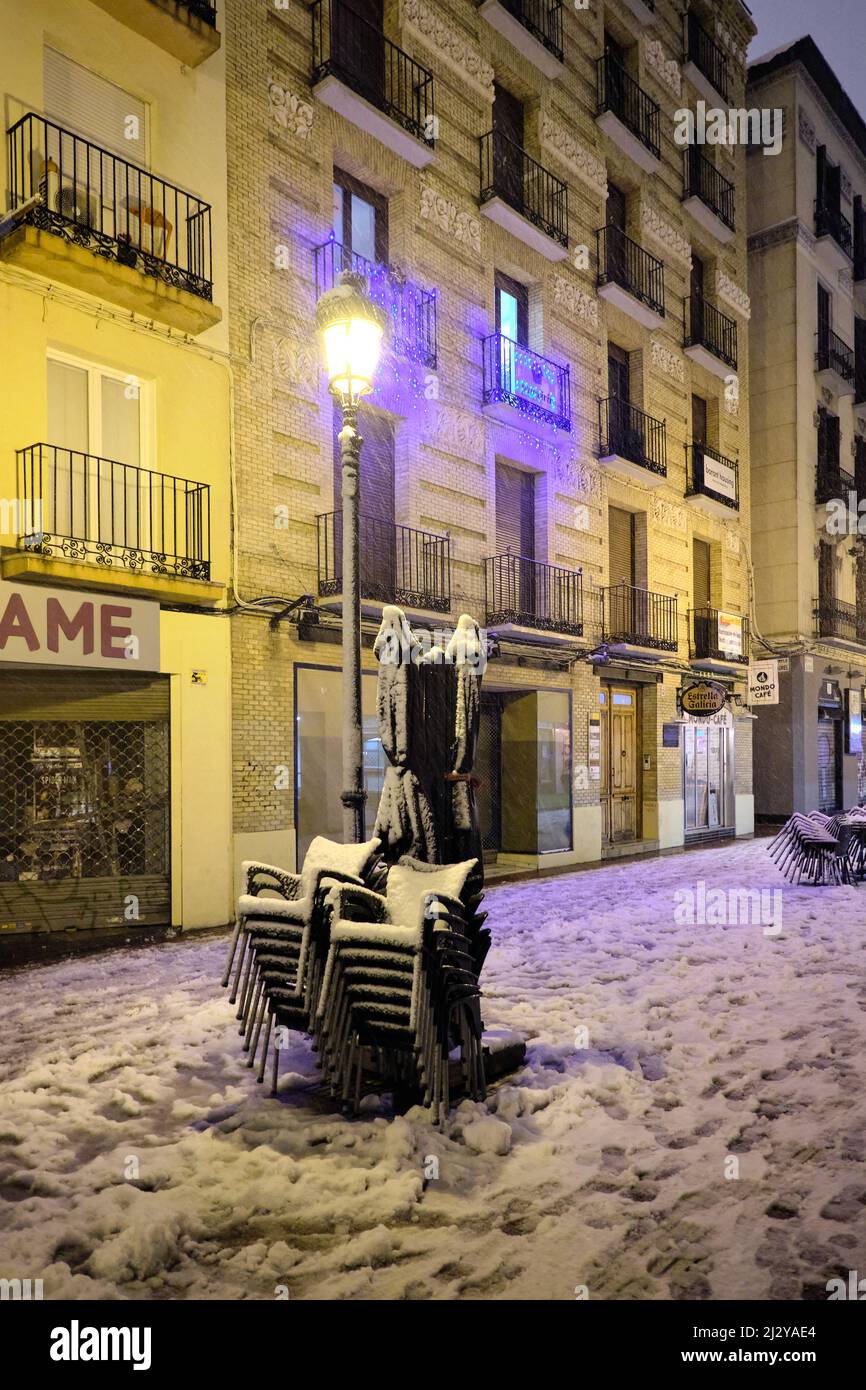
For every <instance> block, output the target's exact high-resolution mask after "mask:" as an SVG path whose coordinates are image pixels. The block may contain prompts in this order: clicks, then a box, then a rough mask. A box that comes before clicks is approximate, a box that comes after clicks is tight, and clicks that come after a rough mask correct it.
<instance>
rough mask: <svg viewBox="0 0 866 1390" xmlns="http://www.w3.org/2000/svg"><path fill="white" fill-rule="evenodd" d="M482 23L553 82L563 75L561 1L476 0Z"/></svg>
mask: <svg viewBox="0 0 866 1390" xmlns="http://www.w3.org/2000/svg"><path fill="white" fill-rule="evenodd" d="M476 3H477V4H478V13H479V14H480V15H481V18H482V19H486V20H487V23H488V24H489V25H491V27H492V28H494V29H496V30H497V32H498V33H500V34H502V35H503V37H504V38H506V39H508V42H509V43H510V44H512V45H513V46H514V48H516V49H517V50H518V52H519V53H520V54H521V56H522V57H524V58H528V59H529V61H530V62H531V63H533V64H534V65H535V67H537V68H538V69H539V71H540V72H543V73H544V76H545V77H547V78H549V80H550V81H551V82H555V81H556V79H557V78H558V77H561V76H562V74H563V72H564V71H565V66H564V62H563V50H562V0H476Z"/></svg>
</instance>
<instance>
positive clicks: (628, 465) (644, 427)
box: [598, 396, 668, 487]
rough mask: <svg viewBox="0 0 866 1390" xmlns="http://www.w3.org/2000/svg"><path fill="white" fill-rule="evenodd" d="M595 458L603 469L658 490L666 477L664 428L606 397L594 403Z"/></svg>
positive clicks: (628, 405)
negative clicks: (596, 406)
mask: <svg viewBox="0 0 866 1390" xmlns="http://www.w3.org/2000/svg"><path fill="white" fill-rule="evenodd" d="M598 436H599V446H598V456H599V461H600V462H601V463H603V464H604V466H605V468H609V469H611V471H612V472H614V473H619V474H620V475H621V476H622V477H624V478H629V479H630V480H631V481H632V482H635V483H640V484H641V485H642V486H643V487H658V486H659V485H660V484H661V483H663V482H664V480H665V478H666V477H667V474H668V462H667V425H666V424H665V421H664V420H654V419H653V417H652V415H647V414H646V413H645V412H644V411H643V410H639V409H638V408H637V406H636V405H631V404H630V403H629V402H628V401H622V400H619V399H618V398H617V397H616V396H608V397H607V398H606V399H604V400H600V401H599V403H598Z"/></svg>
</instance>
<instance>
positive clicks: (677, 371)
mask: <svg viewBox="0 0 866 1390" xmlns="http://www.w3.org/2000/svg"><path fill="white" fill-rule="evenodd" d="M652 360H653V366H654V367H657V368H658V370H659V371H660V372H664V374H665V376H669V377H670V378H671V380H672V381H678V382H680V384H681V385H684V384H685V380H686V369H685V363H684V362H683V359H682V357H681V356H680V354H679V353H678V352H674V351H673V349H672V348H669V347H665V345H664V343H660V342H659V340H658V338H653V344H652Z"/></svg>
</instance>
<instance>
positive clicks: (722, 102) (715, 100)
mask: <svg viewBox="0 0 866 1390" xmlns="http://www.w3.org/2000/svg"><path fill="white" fill-rule="evenodd" d="M682 72H683V78H684V79H685V81H686V82H690V83H691V84H692V86H693V87H694V89H695V91H696V92H697V94H698V96H699V97H703V99H704V101H705V102H706V103H707V106H711V107H713V108H714V109H717V108H719V107H721V108H722V109H724V110H725V111H727V109H728V99H727V97H726V96H724V94H723V93H722V92H720V91H719V89H718V88H717V87H715V86H714V85H713V83H712V82H711V81H710V79H709V78H708V77H707V76H706V75H705V74H704V73H702V72H701V70H700V68H699V67H698V65H697V63H693V62H692V60H691V59H690V58H686V60H685V62H684V63H683V68H682Z"/></svg>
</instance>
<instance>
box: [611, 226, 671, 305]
mask: <svg viewBox="0 0 866 1390" xmlns="http://www.w3.org/2000/svg"><path fill="white" fill-rule="evenodd" d="M595 236H596V244H597V250H598V297H599V299H606V300H607V301H608V303H610V304H614V305H615V306H616V307H617V309H622V311H623V313H625V314H628V315H629V317H630V318H633V319H636V320H637V322H638V323H639V324H641V325H642V326H643V327H644V328H648V329H650V330H652V329H655V328H661V326H662V324H663V323H664V319H665V268H664V263H663V262H662V261H660V260H657V259H656V257H655V256H651V255H650V253H649V251H645V250H644V249H643V247H642V246H639V245H638V243H637V242H636V241H632V240H631V238H630V237H627V236H626V234H625V232H623V231H621V230H620V228H619V227H614V226H609V227H600V228H599V230H598V231H597V232H596V234H595Z"/></svg>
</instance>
